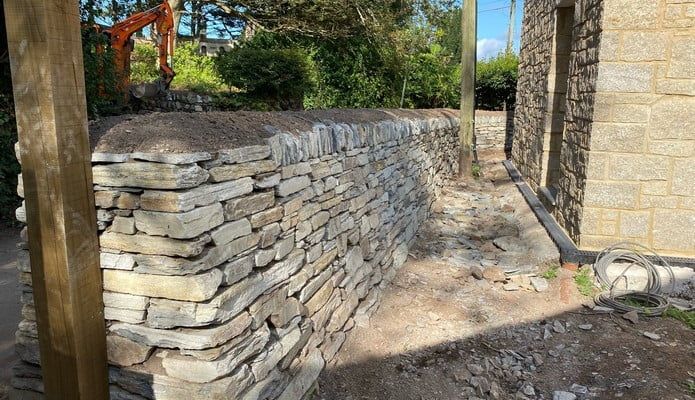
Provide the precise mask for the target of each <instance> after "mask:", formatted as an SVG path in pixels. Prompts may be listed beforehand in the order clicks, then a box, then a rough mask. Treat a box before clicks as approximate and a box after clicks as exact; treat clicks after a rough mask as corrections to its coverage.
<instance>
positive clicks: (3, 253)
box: [0, 225, 21, 397]
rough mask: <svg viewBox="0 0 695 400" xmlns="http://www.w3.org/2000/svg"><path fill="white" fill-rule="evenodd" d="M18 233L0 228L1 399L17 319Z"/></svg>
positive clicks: (14, 230)
mask: <svg viewBox="0 0 695 400" xmlns="http://www.w3.org/2000/svg"><path fill="white" fill-rule="evenodd" d="M18 241H19V230H17V229H14V228H7V227H4V226H3V225H0V397H2V387H3V385H8V384H9V381H10V376H11V373H12V371H11V369H10V366H11V364H12V362H14V360H15V359H16V355H15V351H14V333H15V331H16V330H17V324H18V323H19V320H20V310H21V305H20V303H19V295H20V290H19V282H18V281H17V278H18V272H17V267H16V265H15V260H16V258H17V256H16V254H17V248H16V244H17V242H18Z"/></svg>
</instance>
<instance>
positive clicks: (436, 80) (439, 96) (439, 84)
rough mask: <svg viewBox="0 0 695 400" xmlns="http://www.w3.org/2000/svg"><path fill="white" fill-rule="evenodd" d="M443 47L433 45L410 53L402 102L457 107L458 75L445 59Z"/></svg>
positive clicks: (421, 105) (410, 104)
mask: <svg viewBox="0 0 695 400" xmlns="http://www.w3.org/2000/svg"><path fill="white" fill-rule="evenodd" d="M448 61H449V60H448V57H447V56H446V55H445V54H444V53H443V51H442V47H441V46H439V45H432V46H430V48H429V51H428V52H420V53H416V54H415V55H413V56H412V57H411V58H410V60H409V62H408V68H407V70H406V71H405V74H406V76H407V81H406V87H405V106H408V107H414V108H433V107H456V106H457V105H458V103H459V98H458V97H459V92H460V90H459V86H460V81H459V77H460V75H457V74H456V72H457V70H456V66H455V65H452V64H450V63H449V62H448Z"/></svg>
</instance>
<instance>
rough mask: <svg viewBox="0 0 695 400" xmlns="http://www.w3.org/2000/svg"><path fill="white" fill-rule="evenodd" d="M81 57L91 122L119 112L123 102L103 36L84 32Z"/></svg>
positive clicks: (111, 55) (111, 52)
mask: <svg viewBox="0 0 695 400" xmlns="http://www.w3.org/2000/svg"><path fill="white" fill-rule="evenodd" d="M82 56H83V62H84V80H85V94H86V97H87V112H88V113H89V116H90V117H92V118H93V117H96V116H99V115H110V114H114V113H117V112H119V111H121V110H122V107H123V100H124V99H123V97H122V96H121V95H120V93H119V92H118V90H117V82H118V78H117V76H116V75H117V74H116V67H115V66H114V63H113V51H112V50H111V49H110V48H109V43H108V40H107V38H106V36H104V35H103V34H101V33H99V32H97V31H96V30H95V29H93V28H85V29H83V30H82Z"/></svg>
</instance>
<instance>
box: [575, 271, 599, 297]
mask: <svg viewBox="0 0 695 400" xmlns="http://www.w3.org/2000/svg"><path fill="white" fill-rule="evenodd" d="M574 283H576V284H577V289H578V290H579V293H581V294H582V295H583V296H591V295H593V294H594V290H595V287H594V283H593V281H592V279H591V271H590V270H589V268H582V269H580V270H579V271H577V273H576V274H575V275H574Z"/></svg>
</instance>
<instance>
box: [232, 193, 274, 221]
mask: <svg viewBox="0 0 695 400" xmlns="http://www.w3.org/2000/svg"><path fill="white" fill-rule="evenodd" d="M274 204H275V194H274V193H273V192H265V193H258V194H253V195H250V196H244V197H242V198H239V199H234V200H230V201H228V202H226V203H225V205H224V219H226V220H227V221H233V220H236V219H239V218H243V217H246V216H249V215H251V214H255V213H257V212H259V211H263V210H265V209H266V208H269V207H272V206H273V205H274Z"/></svg>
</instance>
